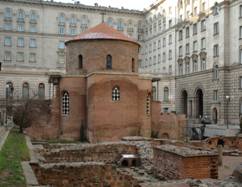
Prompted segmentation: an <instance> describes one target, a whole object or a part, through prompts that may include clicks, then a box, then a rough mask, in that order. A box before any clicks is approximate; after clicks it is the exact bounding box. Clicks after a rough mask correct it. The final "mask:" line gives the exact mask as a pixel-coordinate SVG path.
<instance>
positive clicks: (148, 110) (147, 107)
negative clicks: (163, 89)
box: [146, 93, 151, 116]
mask: <svg viewBox="0 0 242 187" xmlns="http://www.w3.org/2000/svg"><path fill="white" fill-rule="evenodd" d="M150 100H151V94H150V93H148V95H147V97H146V115H147V116H149V115H150Z"/></svg>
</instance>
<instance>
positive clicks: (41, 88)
mask: <svg viewBox="0 0 242 187" xmlns="http://www.w3.org/2000/svg"><path fill="white" fill-rule="evenodd" d="M38 96H39V99H44V98H45V84H44V83H40V84H39V89H38Z"/></svg>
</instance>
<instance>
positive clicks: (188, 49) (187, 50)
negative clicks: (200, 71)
mask: <svg viewBox="0 0 242 187" xmlns="http://www.w3.org/2000/svg"><path fill="white" fill-rule="evenodd" d="M189 54H190V45H189V43H187V44H186V55H189Z"/></svg>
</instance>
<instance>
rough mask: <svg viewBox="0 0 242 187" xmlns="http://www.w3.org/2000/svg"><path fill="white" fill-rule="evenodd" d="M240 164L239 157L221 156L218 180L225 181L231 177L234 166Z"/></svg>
mask: <svg viewBox="0 0 242 187" xmlns="http://www.w3.org/2000/svg"><path fill="white" fill-rule="evenodd" d="M240 163H242V157H241V156H223V165H222V166H220V167H219V170H218V173H219V179H225V178H227V177H229V176H230V175H232V173H233V171H234V169H235V167H236V166H238V165H239V164H240Z"/></svg>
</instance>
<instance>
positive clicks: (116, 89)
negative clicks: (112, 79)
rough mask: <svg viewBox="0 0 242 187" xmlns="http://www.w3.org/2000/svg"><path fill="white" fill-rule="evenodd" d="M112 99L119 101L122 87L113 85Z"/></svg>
mask: <svg viewBox="0 0 242 187" xmlns="http://www.w3.org/2000/svg"><path fill="white" fill-rule="evenodd" d="M112 100H113V101H119V100H120V89H119V87H118V86H115V87H113V90H112Z"/></svg>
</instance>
